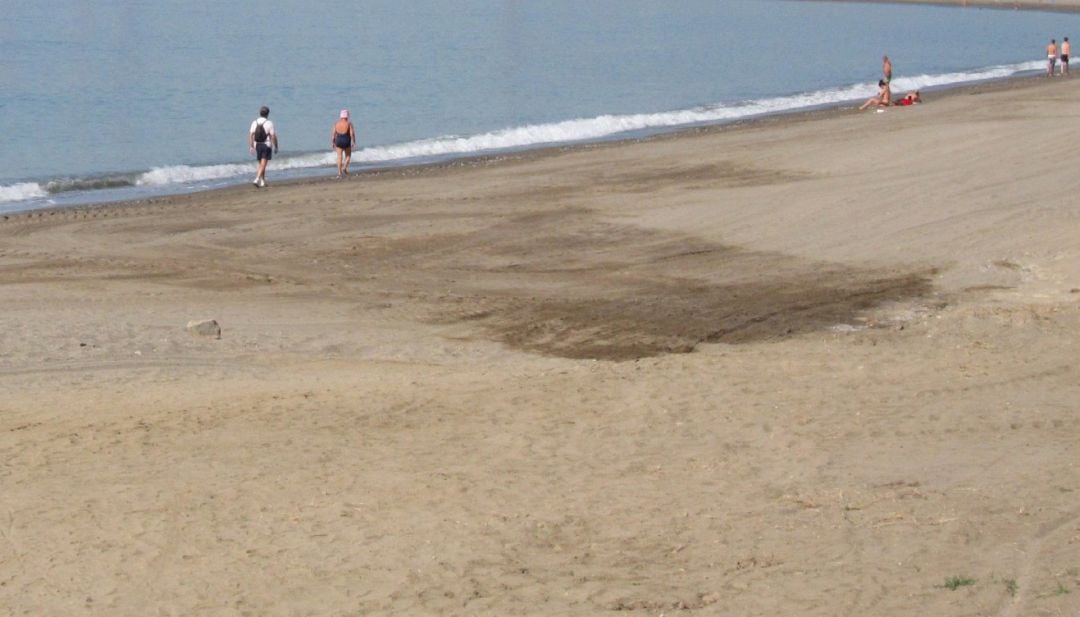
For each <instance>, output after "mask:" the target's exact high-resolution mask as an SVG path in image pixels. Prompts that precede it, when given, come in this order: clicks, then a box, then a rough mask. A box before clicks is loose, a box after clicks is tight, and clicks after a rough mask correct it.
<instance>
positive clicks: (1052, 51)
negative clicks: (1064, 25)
mask: <svg viewBox="0 0 1080 617" xmlns="http://www.w3.org/2000/svg"><path fill="white" fill-rule="evenodd" d="M1056 62H1057V41H1056V40H1054V39H1050V44H1049V45H1047V46H1046V76H1047V77H1053V76H1054V64H1055V63H1056Z"/></svg>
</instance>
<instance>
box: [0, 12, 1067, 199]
mask: <svg viewBox="0 0 1080 617" xmlns="http://www.w3.org/2000/svg"><path fill="white" fill-rule="evenodd" d="M1070 32H1073V33H1080V15H1071V14H1063V13H1039V12H1021V11H1007V10H988V9H973V8H959V7H940V6H912V5H892V4H859V3H848V2H814V1H800V0H786V1H785V0H679V1H673V2H659V1H656V0H588V1H587V2H581V1H579V0H545V1H544V2H527V1H524V0H454V1H453V2H449V1H446V0H341V1H340V2H337V3H333V4H318V3H311V2H309V1H308V0H277V1H276V2H272V3H271V2H263V1H256V0H230V1H229V2H207V1H203V0H196V1H195V2H192V1H191V0H184V1H181V0H155V1H154V2H145V1H143V0H109V1H105V0H35V1H34V2H16V1H14V0H4V18H3V19H2V20H0V212H14V211H21V210H30V209H35V208H41V207H48V206H65V205H75V204H82V203H89V202H98V201H109V200H122V199H135V198H142V197H148V196H155V195H163V194H170V193H185V192H191V191H198V190H205V189H210V188H215V187H220V186H226V185H229V184H237V183H240V182H247V181H249V180H250V177H251V176H252V175H253V174H254V162H253V161H252V160H251V158H250V156H249V154H248V148H247V130H248V126H249V124H250V122H251V121H252V120H253V119H254V118H255V116H256V115H257V111H258V109H259V107H260V106H261V105H268V106H269V107H270V108H271V114H270V118H271V119H272V120H273V121H274V124H275V126H276V127H277V130H278V132H279V135H280V143H281V152H280V153H279V154H278V155H276V156H275V157H274V160H273V161H272V163H271V164H270V171H269V174H268V177H269V179H270V181H271V182H273V181H274V180H276V179H282V178H285V177H295V176H312V175H330V174H332V173H333V164H334V155H333V153H332V152H331V150H330V132H331V125H332V123H333V122H334V121H335V120H336V119H337V116H338V111H339V110H340V109H342V108H348V109H349V110H350V111H351V113H352V116H353V119H354V122H355V123H356V127H357V134H358V138H359V142H360V143H359V146H358V148H357V151H356V153H355V155H354V159H353V160H354V164H355V169H362V168H370V167H379V166H391V165H400V164H405V163H412V162H425V161H433V160H439V159H442V158H447V157H458V156H469V155H476V154H483V153H498V152H500V151H507V150H517V149H523V148H531V147H539V146H545V145H552V144H569V143H575V142H582V141H595V140H604V139H613V138H620V137H630V136H637V135H643V134H648V133H650V132H656V131H664V130H672V129H676V128H679V127H686V126H693V125H703V124H714V123H723V122H730V121H734V120H739V119H744V118H751V117H755V116H760V115H765V114H775V113H782V112H788V111H794V110H800V109H806V108H813V107H821V106H830V105H839V104H844V103H850V102H854V101H860V100H863V99H865V98H867V97H869V96H871V95H872V94H874V93H875V92H876V81H877V79H878V78H879V77H880V74H881V56H882V55H883V54H888V55H889V56H890V57H891V58H892V60H893V62H894V65H895V75H894V83H893V91H894V93H896V94H897V96H899V95H900V94H902V93H903V92H904V91H906V90H909V89H916V88H921V89H926V88H929V87H933V86H943V85H952V84H962V83H966V82H973V81H979V80H986V79H994V78H1003V77H1008V76H1013V75H1021V74H1025V73H1034V72H1037V71H1040V70H1042V69H1043V66H1044V63H1045V58H1044V56H1043V49H1044V47H1045V45H1046V43H1047V42H1048V41H1049V39H1050V38H1057V39H1058V40H1059V41H1060V40H1061V38H1062V37H1063V36H1068V35H1069V33H1070ZM252 190H255V189H252Z"/></svg>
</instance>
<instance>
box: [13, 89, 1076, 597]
mask: <svg viewBox="0 0 1080 617" xmlns="http://www.w3.org/2000/svg"><path fill="white" fill-rule="evenodd" d="M926 99H927V102H926V103H924V104H922V105H919V106H915V107H910V108H893V109H889V110H887V111H885V112H884V113H870V112H866V113H860V112H856V111H854V110H852V109H847V110H840V111H833V112H820V113H813V114H807V115H802V116H793V117H789V118H781V119H771V120H765V121H761V122H757V123H753V124H749V125H746V126H740V127H726V128H719V129H708V130H697V131H690V132H686V133H682V134H680V135H677V136H668V137H661V138H656V139H651V140H647V141H641V142H627V143H618V144H604V145H596V146H588V147H580V148H573V149H566V150H553V151H548V152H540V153H534V154H522V155H512V156H506V157H500V158H497V159H487V160H477V161H470V162H462V163H455V164H450V165H445V166H436V167H430V168H419V169H404V170H396V171H386V172H382V173H377V174H367V175H360V176H357V177H353V178H350V179H348V180H345V181H340V182H336V181H318V182H304V183H297V184H291V185H285V184H280V185H274V184H272V185H271V186H270V187H269V188H268V189H265V190H256V189H253V188H251V187H241V188H236V189H230V190H225V191H220V192H214V193H208V194H200V195H191V196H183V197H176V198H170V199H164V200H159V201H153V202H148V203H135V204H117V205H111V206H102V207H93V208H79V209H73V210H63V211H54V212H37V213H29V214H23V215H16V216H8V217H4V218H3V220H0V305H2V307H3V310H2V311H0V388H2V393H3V396H2V397H0V454H2V458H0V460H2V461H3V464H2V466H0V495H2V496H3V497H2V498H0V606H3V607H6V609H7V610H8V611H10V614H35V615H44V614H52V615H59V614H95V615H147V614H177V615H196V614H198V615H202V614H208V615H210V614H212V615H297V614H304V615H510V614H518V615H522V614H525V615H581V616H595V615H602V614H605V613H608V612H612V611H620V613H621V614H630V615H660V614H672V613H675V612H678V613H680V614H701V615H741V616H744V615H770V616H773V615H814V616H817V615H820V616H823V617H824V616H830V617H832V616H835V615H878V616H896V617H900V616H908V615H912V614H921V615H1016V616H1020V615H1025V616H1027V615H1071V614H1076V610H1077V607H1078V606H1080V468H1078V463H1080V458H1078V455H1077V443H1080V413H1078V411H1080V409H1078V407H1080V370H1078V369H1077V363H1076V359H1077V350H1078V344H1080V242H1078V238H1080V202H1078V201H1077V198H1076V195H1077V194H1080V180H1078V176H1077V173H1076V170H1077V167H1078V165H1080V155H1078V153H1077V150H1076V143H1075V137H1074V134H1075V131H1074V130H1072V129H1071V128H1069V127H1070V125H1071V124H1073V123H1075V119H1076V118H1077V117H1078V116H1080V82H1075V81H1068V80H1045V81H1044V80H1034V79H1033V80H1028V81H1022V82H1015V83H1013V84H1011V85H1008V86H995V87H982V88H975V89H969V90H963V91H958V92H956V93H953V94H950V95H948V96H945V95H936V96H935V95H933V94H932V93H931V94H928V95H927V96H926ZM270 180H271V182H273V169H272V168H271V171H270ZM209 319H213V320H216V322H217V323H218V324H219V325H220V328H221V334H220V337H218V336H215V335H199V334H197V333H192V332H189V331H188V330H187V329H186V326H187V325H188V323H189V322H193V321H194V322H197V321H200V320H209Z"/></svg>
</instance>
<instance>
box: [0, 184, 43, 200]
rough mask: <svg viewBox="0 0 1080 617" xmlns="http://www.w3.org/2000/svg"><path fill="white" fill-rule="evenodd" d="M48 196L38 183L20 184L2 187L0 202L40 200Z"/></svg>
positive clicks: (0, 189) (0, 187) (0, 188)
mask: <svg viewBox="0 0 1080 617" xmlns="http://www.w3.org/2000/svg"><path fill="white" fill-rule="evenodd" d="M47 194H48V193H46V191H45V189H44V188H42V186H41V185H40V184H38V183H37V182H18V183H16V184H9V185H7V186H0V202H5V201H24V200H27V199H38V198H41V197H44V196H45V195H47Z"/></svg>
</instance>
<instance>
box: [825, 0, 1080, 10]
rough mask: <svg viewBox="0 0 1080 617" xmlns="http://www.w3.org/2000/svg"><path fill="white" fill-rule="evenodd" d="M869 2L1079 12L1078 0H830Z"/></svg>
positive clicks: (1079, 2) (1079, 0) (1079, 4)
mask: <svg viewBox="0 0 1080 617" xmlns="http://www.w3.org/2000/svg"><path fill="white" fill-rule="evenodd" d="M830 1H832V2H855V3H869V4H876V3H882V4H925V5H932V6H945V7H961V8H973V9H994V10H1002V11H1004V10H1009V11H1012V10H1020V11H1043V12H1047V13H1077V12H1080V0H1017V1H1013V0H830Z"/></svg>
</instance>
